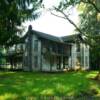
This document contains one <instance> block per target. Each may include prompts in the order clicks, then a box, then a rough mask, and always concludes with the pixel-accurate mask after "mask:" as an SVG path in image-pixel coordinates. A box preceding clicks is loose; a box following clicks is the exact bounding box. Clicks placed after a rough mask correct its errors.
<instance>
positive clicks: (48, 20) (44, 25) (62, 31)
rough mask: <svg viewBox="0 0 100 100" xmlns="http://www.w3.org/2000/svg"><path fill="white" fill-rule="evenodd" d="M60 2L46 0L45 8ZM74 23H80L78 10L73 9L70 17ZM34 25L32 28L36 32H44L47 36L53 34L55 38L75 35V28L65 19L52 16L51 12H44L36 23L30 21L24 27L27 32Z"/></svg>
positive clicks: (57, 0)
mask: <svg viewBox="0 0 100 100" xmlns="http://www.w3.org/2000/svg"><path fill="white" fill-rule="evenodd" d="M59 1H60V0H44V5H45V8H46V9H48V8H51V7H52V6H53V5H54V6H55V5H57V4H58V3H59ZM69 17H70V19H71V20H72V21H74V22H75V23H76V24H77V23H78V20H79V18H78V13H77V10H76V8H73V9H72V11H71V15H70V16H69ZM29 25H32V28H33V29H34V30H37V31H40V32H44V33H47V34H51V35H54V36H66V35H71V34H73V33H74V29H75V28H74V26H73V25H71V24H70V22H68V21H67V20H65V19H62V18H58V17H56V16H54V15H52V14H51V13H50V12H49V11H47V10H43V12H42V14H41V16H40V17H39V18H38V19H36V20H35V21H34V20H33V21H31V22H30V21H28V22H25V23H24V26H25V27H26V28H25V29H26V31H27V29H28V26H29Z"/></svg>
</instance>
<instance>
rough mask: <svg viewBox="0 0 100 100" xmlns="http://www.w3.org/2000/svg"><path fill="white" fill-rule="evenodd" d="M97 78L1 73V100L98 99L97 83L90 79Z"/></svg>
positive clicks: (71, 74)
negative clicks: (94, 97) (86, 97)
mask: <svg viewBox="0 0 100 100" xmlns="http://www.w3.org/2000/svg"><path fill="white" fill-rule="evenodd" d="M96 74H97V72H96V71H92V72H66V73H39V72H37V73H36V72H0V100H35V99H39V100H40V98H42V99H41V100H51V99H50V98H51V97H52V98H53V96H54V98H56V99H55V100H61V98H62V97H71V98H72V97H82V96H88V97H89V96H96V97H99V96H100V83H99V82H96V81H95V80H92V79H91V78H93V77H95V76H96ZM45 97H47V98H48V97H49V98H48V99H47V98H45ZM59 98H60V99H59ZM99 100H100V99H99Z"/></svg>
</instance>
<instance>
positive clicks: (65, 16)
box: [51, 7, 84, 34]
mask: <svg viewBox="0 0 100 100" xmlns="http://www.w3.org/2000/svg"><path fill="white" fill-rule="evenodd" d="M54 8H55V10H56V11H58V12H60V13H61V14H63V15H64V17H62V16H59V15H55V14H53V15H55V16H57V17H60V18H64V19H67V20H68V21H69V22H70V23H71V24H72V25H73V26H74V27H75V28H76V30H77V31H79V32H80V33H81V34H84V33H83V32H82V31H81V30H80V29H79V28H78V26H77V25H76V24H75V23H74V22H73V21H72V20H71V19H70V18H69V17H68V16H67V15H66V14H65V13H64V12H63V11H62V10H60V9H58V8H56V7H54ZM51 14H52V13H51Z"/></svg>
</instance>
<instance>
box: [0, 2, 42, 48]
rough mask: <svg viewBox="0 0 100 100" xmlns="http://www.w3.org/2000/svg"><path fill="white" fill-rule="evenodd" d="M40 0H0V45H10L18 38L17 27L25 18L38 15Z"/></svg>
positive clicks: (18, 29)
mask: <svg viewBox="0 0 100 100" xmlns="http://www.w3.org/2000/svg"><path fill="white" fill-rule="evenodd" d="M41 2H42V1H41V0H40V1H39V0H0V45H6V46H8V45H12V44H14V43H16V42H17V41H18V40H19V35H18V34H19V33H22V30H21V29H20V28H19V27H18V26H20V25H21V23H22V22H23V21H25V20H27V19H35V18H37V17H38V12H37V10H38V9H39V7H40V4H41Z"/></svg>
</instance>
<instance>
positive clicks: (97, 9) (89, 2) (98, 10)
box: [82, 0, 100, 13]
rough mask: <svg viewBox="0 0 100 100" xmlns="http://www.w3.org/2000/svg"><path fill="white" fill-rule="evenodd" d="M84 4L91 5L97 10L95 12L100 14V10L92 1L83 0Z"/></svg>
mask: <svg viewBox="0 0 100 100" xmlns="http://www.w3.org/2000/svg"><path fill="white" fill-rule="evenodd" d="M82 2H83V3H87V4H91V5H92V6H93V7H94V8H95V10H96V11H97V12H99V13H100V9H99V8H98V7H97V6H96V5H95V3H93V2H92V1H91V0H88V1H84V0H82Z"/></svg>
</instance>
